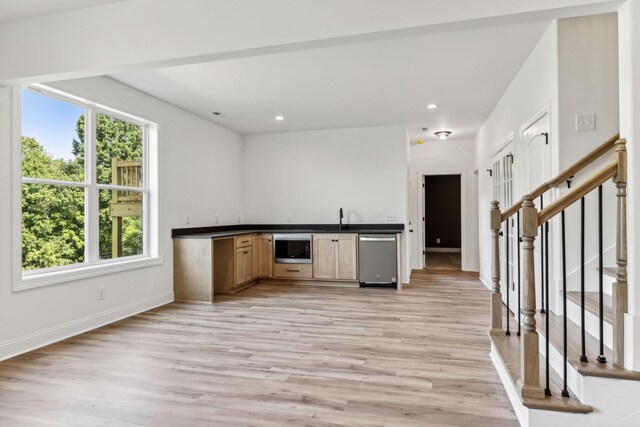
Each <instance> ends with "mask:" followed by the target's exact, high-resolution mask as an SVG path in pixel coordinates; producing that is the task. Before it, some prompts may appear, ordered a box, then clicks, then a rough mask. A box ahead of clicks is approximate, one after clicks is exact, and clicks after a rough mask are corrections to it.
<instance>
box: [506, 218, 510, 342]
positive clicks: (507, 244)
mask: <svg viewBox="0 0 640 427" xmlns="http://www.w3.org/2000/svg"><path fill="white" fill-rule="evenodd" d="M509 221H510V219H507V221H506V222H505V225H506V227H507V230H506V233H505V246H506V248H505V250H506V251H507V252H506V254H507V256H506V260H507V265H506V270H507V271H506V273H505V274H506V276H507V277H506V280H505V284H506V285H507V332H506V335H511V331H510V330H509V317H510V313H509V310H510V308H509V288H510V287H511V285H510V283H509Z"/></svg>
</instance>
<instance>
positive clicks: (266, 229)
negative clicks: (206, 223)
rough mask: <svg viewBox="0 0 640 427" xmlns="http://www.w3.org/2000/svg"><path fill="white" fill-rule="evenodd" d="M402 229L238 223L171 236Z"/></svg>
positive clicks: (397, 229)
mask: <svg viewBox="0 0 640 427" xmlns="http://www.w3.org/2000/svg"><path fill="white" fill-rule="evenodd" d="M403 231H404V224H396V223H389V224H346V225H344V226H343V229H342V230H340V229H339V227H338V225H337V224H257V225H256V224H239V225H221V226H213V227H191V228H174V229H173V230H171V237H173V238H183V239H184V238H189V239H219V238H223V237H231V236H239V235H243V234H254V233H356V234H370V233H371V234H395V233H402V232H403Z"/></svg>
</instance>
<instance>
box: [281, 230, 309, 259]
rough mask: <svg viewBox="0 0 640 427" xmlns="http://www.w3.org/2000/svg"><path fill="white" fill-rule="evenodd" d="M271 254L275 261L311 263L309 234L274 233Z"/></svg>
mask: <svg viewBox="0 0 640 427" xmlns="http://www.w3.org/2000/svg"><path fill="white" fill-rule="evenodd" d="M273 254H274V260H275V262H277V263H285V264H311V260H312V258H311V234H274V235H273Z"/></svg>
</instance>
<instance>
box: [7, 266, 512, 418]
mask: <svg viewBox="0 0 640 427" xmlns="http://www.w3.org/2000/svg"><path fill="white" fill-rule="evenodd" d="M217 300H218V302H217V303H216V304H215V305H208V304H199V303H172V304H169V305H166V306H164V307H160V308H158V309H155V310H152V311H149V312H146V313H142V314H139V315H137V316H134V317H131V318H129V319H126V320H123V321H120V322H118V323H115V324H112V325H110V326H106V327H103V328H100V329H98V330H95V331H92V332H88V333H85V334H83V335H80V336H77V337H74V338H71V339H67V340H65V341H63V342H60V343H57V344H54V345H51V346H48V347H45V348H42V349H40V350H36V351H33V352H31V353H29V354H26V355H23V356H19V357H16V358H14V359H11V360H8V361H5V362H2V363H0V425H2V426H41V425H47V426H48V425H56V426H57V425H60V426H69V425H74V426H75V425H77V426H121V425H144V426H196V425H207V426H222V425H234V426H251V425H255V426H288V425H289V426H302V425H312V426H316V425H318V426H323V425H344V426H358V425H363V426H431V425H434V426H435V425H439V426H454V425H456V426H512V425H517V421H516V418H515V415H514V413H513V410H512V409H511V406H510V404H509V400H508V398H507V396H506V393H505V392H504V389H503V387H502V385H501V383H500V380H499V378H498V375H497V373H496V372H495V369H494V368H493V366H492V364H491V362H490V360H489V357H488V352H489V338H488V336H487V325H488V323H489V293H488V291H487V290H486V288H485V287H484V286H483V285H482V284H480V282H479V281H478V280H477V279H474V278H469V277H463V276H453V275H452V276H446V275H425V274H419V275H416V277H415V278H414V279H413V280H412V282H411V284H410V285H408V286H406V287H405V290H404V291H401V292H396V291H393V290H386V289H357V288H355V289H352V288H331V287H314V286H291V285H289V286H287V285H257V286H254V287H252V288H250V289H247V290H245V291H243V292H240V293H238V294H234V295H229V296H223V297H220V298H218V297H217Z"/></svg>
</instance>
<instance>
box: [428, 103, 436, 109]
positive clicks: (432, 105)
mask: <svg viewBox="0 0 640 427" xmlns="http://www.w3.org/2000/svg"><path fill="white" fill-rule="evenodd" d="M427 108H428V109H429V110H435V109H436V108H438V106H437V105H436V104H429V105H427Z"/></svg>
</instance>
